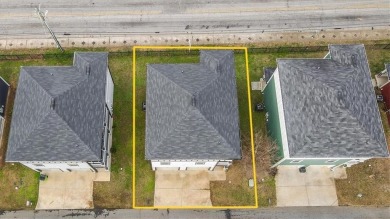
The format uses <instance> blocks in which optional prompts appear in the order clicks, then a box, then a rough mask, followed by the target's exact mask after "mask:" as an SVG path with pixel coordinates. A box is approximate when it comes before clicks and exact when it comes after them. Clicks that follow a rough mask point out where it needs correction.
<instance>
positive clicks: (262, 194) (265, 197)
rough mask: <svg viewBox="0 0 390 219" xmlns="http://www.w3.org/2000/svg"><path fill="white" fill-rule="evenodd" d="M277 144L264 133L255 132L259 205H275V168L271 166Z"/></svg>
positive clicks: (273, 161)
mask: <svg viewBox="0 0 390 219" xmlns="http://www.w3.org/2000/svg"><path fill="white" fill-rule="evenodd" d="M276 154H277V145H276V143H275V142H273V141H272V140H271V139H270V138H269V137H268V136H267V135H266V134H265V133H263V132H257V133H256V134H255V157H256V175H257V192H258V194H259V205H260V206H274V205H276V187H275V175H276V168H275V169H271V166H272V164H273V163H275V161H276V159H277V158H276Z"/></svg>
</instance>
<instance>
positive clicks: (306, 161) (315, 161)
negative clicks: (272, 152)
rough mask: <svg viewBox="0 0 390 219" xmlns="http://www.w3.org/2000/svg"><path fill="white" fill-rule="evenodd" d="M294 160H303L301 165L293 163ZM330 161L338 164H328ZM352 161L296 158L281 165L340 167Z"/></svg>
mask: <svg viewBox="0 0 390 219" xmlns="http://www.w3.org/2000/svg"><path fill="white" fill-rule="evenodd" d="M293 160H302V161H301V162H299V163H292V161H293ZM328 160H335V161H336V162H333V163H330V162H327V161H328ZM350 160H354V159H352V158H348V159H337V158H329V159H299V158H296V159H293V158H290V159H286V160H284V161H283V162H281V163H280V164H279V165H286V166H290V165H296V166H306V167H307V166H310V165H332V166H338V165H341V164H344V163H346V162H348V161H350Z"/></svg>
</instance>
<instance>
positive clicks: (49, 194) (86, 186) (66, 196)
mask: <svg viewBox="0 0 390 219" xmlns="http://www.w3.org/2000/svg"><path fill="white" fill-rule="evenodd" d="M44 174H46V175H47V176H48V178H47V179H46V180H44V181H40V182H39V196H38V203H37V206H36V209H37V210H43V209H45V210H50V209H92V208H93V181H94V180H95V179H96V178H99V179H101V180H103V178H104V180H107V178H108V179H109V174H103V175H104V177H102V176H99V177H98V176H97V174H96V173H93V172H90V171H73V172H61V171H47V172H45V173H44Z"/></svg>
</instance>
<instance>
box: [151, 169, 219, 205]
mask: <svg viewBox="0 0 390 219" xmlns="http://www.w3.org/2000/svg"><path fill="white" fill-rule="evenodd" d="M210 180H226V174H225V171H223V170H222V171H215V172H214V171H206V170H187V171H178V170H157V171H156V172H155V192H154V206H212V204H211V199H210Z"/></svg>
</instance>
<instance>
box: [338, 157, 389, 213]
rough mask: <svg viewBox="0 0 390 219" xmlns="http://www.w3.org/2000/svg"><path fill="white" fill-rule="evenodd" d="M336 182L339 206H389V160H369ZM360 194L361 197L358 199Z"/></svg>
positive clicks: (356, 166) (351, 169)
mask: <svg viewBox="0 0 390 219" xmlns="http://www.w3.org/2000/svg"><path fill="white" fill-rule="evenodd" d="M347 176H348V178H347V179H340V180H336V189H337V197H338V199H339V205H358V206H362V205H365V206H387V207H388V206H390V159H388V158H385V159H370V160H368V161H366V162H364V163H360V164H356V165H354V166H352V167H350V168H347ZM358 194H362V197H358Z"/></svg>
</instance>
